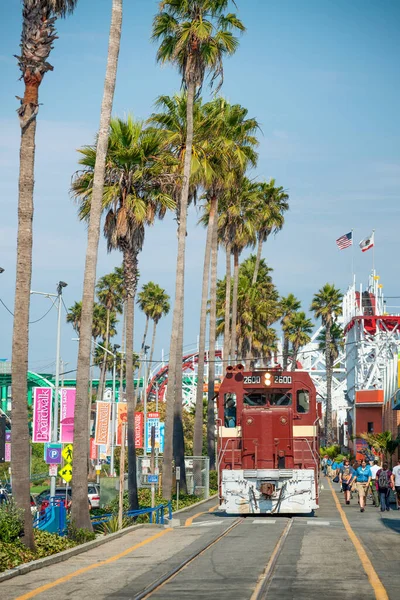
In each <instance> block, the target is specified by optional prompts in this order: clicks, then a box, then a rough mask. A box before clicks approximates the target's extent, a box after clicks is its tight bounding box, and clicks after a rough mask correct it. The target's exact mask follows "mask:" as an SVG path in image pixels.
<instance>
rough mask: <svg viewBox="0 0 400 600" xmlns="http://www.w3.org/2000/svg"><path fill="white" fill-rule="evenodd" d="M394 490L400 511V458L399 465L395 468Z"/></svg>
mask: <svg viewBox="0 0 400 600" xmlns="http://www.w3.org/2000/svg"><path fill="white" fill-rule="evenodd" d="M393 477H394V489H395V492H396V507H397V510H400V458H398V459H397V465H396V466H395V467H393Z"/></svg>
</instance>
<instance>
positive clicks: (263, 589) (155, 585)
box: [134, 517, 293, 600]
mask: <svg viewBox="0 0 400 600" xmlns="http://www.w3.org/2000/svg"><path fill="white" fill-rule="evenodd" d="M243 521H245V517H241V518H238V519H236V520H235V521H234V522H233V523H232V524H231V525H230V526H229V527H228V528H227V529H225V531H223V532H222V533H220V534H218V535H217V536H216V537H214V538H213V539H212V540H211V541H210V542H208V543H207V544H205V545H204V546H203V547H201V548H200V549H198V550H196V552H194V553H193V554H191V555H190V556H189V557H188V558H186V559H185V560H184V561H182V562H181V563H180V564H179V565H177V566H176V567H174V568H173V569H171V571H168V572H166V573H164V574H163V575H161V577H159V578H158V579H156V580H155V581H153V582H152V583H151V584H150V585H148V586H147V587H145V588H144V589H143V590H142V591H140V592H139V593H138V594H136V596H134V600H146V599H147V598H151V597H152V595H153V594H154V593H155V592H158V591H159V590H160V589H161V588H163V587H164V586H165V585H166V584H168V583H169V582H170V581H172V580H173V579H175V577H176V576H177V575H179V573H181V572H182V571H183V570H184V569H185V568H186V567H188V566H189V565H190V564H191V563H193V561H195V560H196V559H197V558H198V557H200V556H201V555H202V554H204V553H205V552H207V551H208V550H209V549H210V548H212V547H213V546H215V544H217V543H218V542H219V541H220V540H222V539H223V538H224V537H225V536H227V535H228V534H229V533H230V532H231V531H232V530H233V529H235V528H236V527H238V526H239V525H240V524H241V523H243ZM292 525H293V520H292V519H291V518H289V520H288V522H287V524H286V526H285V528H284V530H283V531H282V533H281V535H280V536H279V539H278V541H277V542H276V544H275V547H274V550H273V552H272V554H271V557H270V559H269V561H268V564H267V565H266V567H265V569H264V571H263V573H262V575H261V576H260V577H259V579H258V581H257V585H256V587H255V590H254V592H253V594H252V595H251V598H250V600H264V599H265V598H266V595H267V593H268V589H269V586H270V583H271V581H272V578H273V575H274V572H275V567H276V563H277V562H278V559H279V556H280V554H281V552H282V548H283V546H284V543H285V541H286V539H287V537H288V535H289V532H290V529H291V527H292Z"/></svg>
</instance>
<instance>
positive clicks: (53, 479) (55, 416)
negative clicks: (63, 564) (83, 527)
mask: <svg viewBox="0 0 400 600" xmlns="http://www.w3.org/2000/svg"><path fill="white" fill-rule="evenodd" d="M67 285H68V284H67V283H65V281H59V282H58V284H57V294H48V293H46V292H35V291H31V294H37V295H39V296H46V298H50V299H51V298H57V299H58V303H57V342H56V374H55V385H54V412H53V427H52V435H51V439H52V442H58V403H59V400H58V391H59V380H60V347H61V304H62V291H63V288H65V287H67ZM56 480H57V477H55V476H53V477H51V478H50V497H52V496H55V493H56Z"/></svg>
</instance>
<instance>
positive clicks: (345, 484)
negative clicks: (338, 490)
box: [339, 458, 356, 504]
mask: <svg viewBox="0 0 400 600" xmlns="http://www.w3.org/2000/svg"><path fill="white" fill-rule="evenodd" d="M355 474H356V473H355V471H354V469H353V467H352V466H351V465H350V461H349V459H348V458H345V459H344V461H343V467H342V468H341V469H340V470H339V482H340V484H341V486H342V489H343V492H344V500H345V502H346V504H350V494H351V486H352V484H353V480H354V477H355Z"/></svg>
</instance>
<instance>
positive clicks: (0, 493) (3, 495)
mask: <svg viewBox="0 0 400 600" xmlns="http://www.w3.org/2000/svg"><path fill="white" fill-rule="evenodd" d="M9 499H10V496H9V494H8V492H7V490H6V489H5V488H1V487H0V504H3V502H8V501H9Z"/></svg>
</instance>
